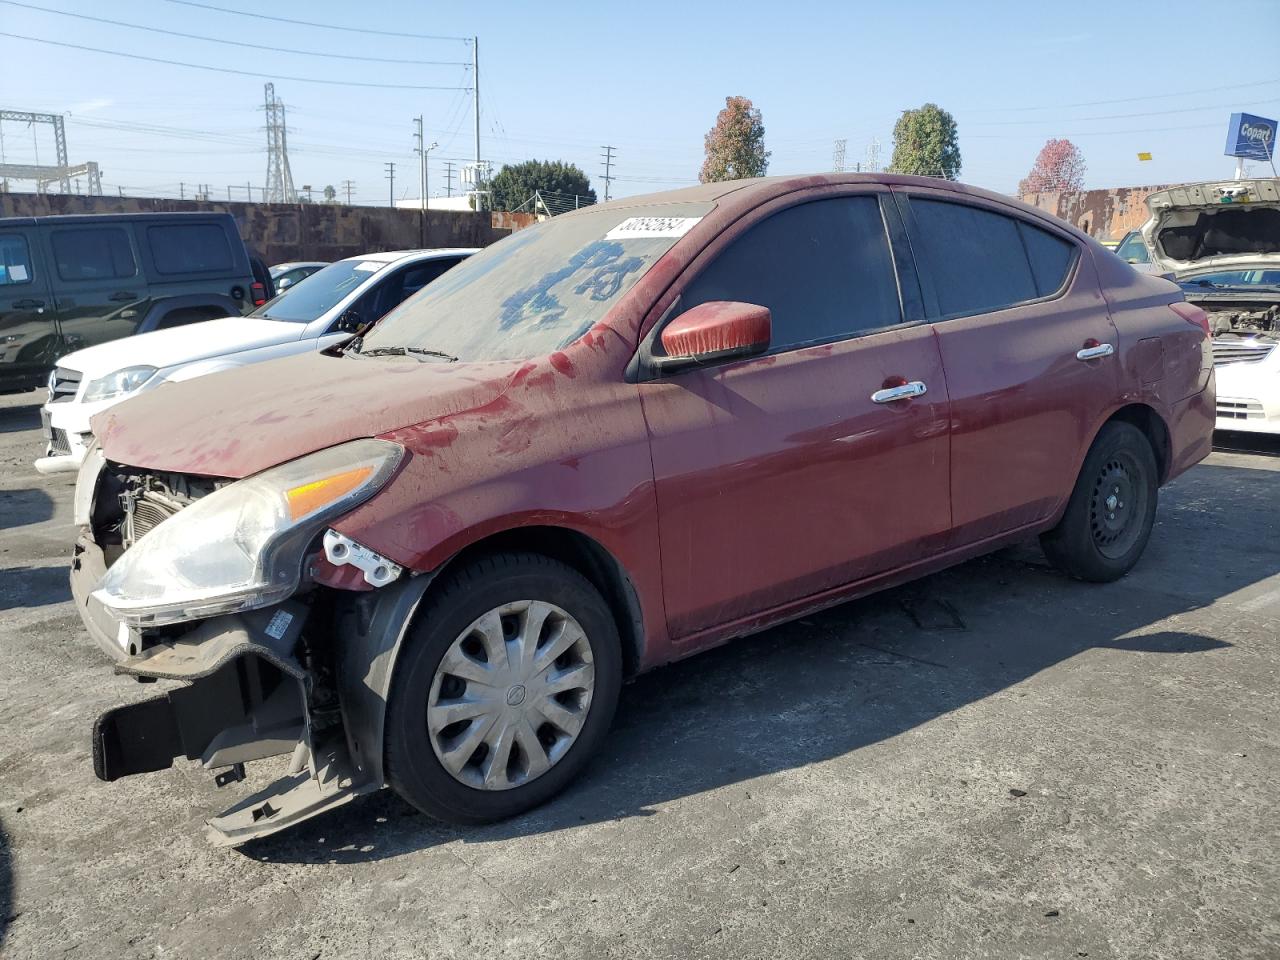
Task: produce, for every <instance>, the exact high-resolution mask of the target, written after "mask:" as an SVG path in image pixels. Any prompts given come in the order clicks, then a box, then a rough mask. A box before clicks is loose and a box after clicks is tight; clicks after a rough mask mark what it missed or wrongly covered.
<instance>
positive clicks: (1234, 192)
mask: <svg viewBox="0 0 1280 960" xmlns="http://www.w3.org/2000/svg"><path fill="white" fill-rule="evenodd" d="M1147 209H1148V210H1149V211H1150V213H1151V217H1150V219H1149V220H1147V222H1146V223H1145V224H1143V227H1142V236H1143V239H1144V240H1146V243H1147V248H1148V249H1149V250H1150V251H1151V262H1152V264H1154V265H1155V266H1156V268H1157V269H1158V271H1159V272H1161V273H1172V274H1174V275H1175V276H1176V277H1178V278H1179V279H1181V278H1182V277H1183V275H1184V274H1187V273H1188V272H1190V271H1192V270H1199V271H1205V272H1207V271H1212V270H1240V269H1249V268H1254V269H1272V270H1274V269H1276V268H1277V267H1280V179H1274V178H1273V179H1269V180H1222V181H1218V182H1214V183H1188V184H1184V185H1182V186H1177V187H1170V188H1169V189H1167V190H1157V191H1156V192H1155V193H1152V194H1151V195H1149V196H1148V197H1147Z"/></svg>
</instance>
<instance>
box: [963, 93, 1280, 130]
mask: <svg viewBox="0 0 1280 960" xmlns="http://www.w3.org/2000/svg"><path fill="white" fill-rule="evenodd" d="M1256 102H1258V103H1274V102H1275V101H1274V100H1260V101H1256ZM1234 106H1236V104H1234V103H1222V104H1215V105H1213V106H1209V107H1178V108H1177V109H1175V110H1149V111H1146V112H1144V113H1108V114H1103V115H1102V116H1097V117H1071V118H1069V119H1067V120H1065V121H1064V120H1059V119H1051V120H984V121H982V122H979V123H971V124H968V126H971V127H1020V126H1024V125H1026V124H1029V123H1031V124H1042V125H1043V124H1046V123H1084V122H1085V121H1087V120H1132V119H1134V118H1135V117H1167V116H1169V115H1170V114H1174V113H1199V112H1201V111H1204V110H1225V109H1228V108H1230V107H1234Z"/></svg>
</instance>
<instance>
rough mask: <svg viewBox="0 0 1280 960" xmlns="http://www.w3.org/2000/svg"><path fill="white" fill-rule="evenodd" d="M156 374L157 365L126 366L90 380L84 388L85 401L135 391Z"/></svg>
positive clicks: (105, 398)
mask: <svg viewBox="0 0 1280 960" xmlns="http://www.w3.org/2000/svg"><path fill="white" fill-rule="evenodd" d="M155 375H156V368H155V367H125V368H123V369H121V370H117V371H115V372H114V373H108V374H107V375H106V376H105V377H99V378H98V379H97V380H90V381H89V383H88V385H87V386H86V387H85V388H84V399H85V402H88V401H90V400H107V399H109V398H111V397H118V396H120V395H121V394H122V393H133V391H135V390H137V389H138V388H139V387H141V386H143V385H144V384H146V382H147V381H148V380H150V379H151V378H152V377H154V376H155Z"/></svg>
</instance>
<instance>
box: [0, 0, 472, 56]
mask: <svg viewBox="0 0 1280 960" xmlns="http://www.w3.org/2000/svg"><path fill="white" fill-rule="evenodd" d="M0 3H4V4H7V5H8V6H11V7H22V8H23V9H26V10H38V11H39V12H40V13H56V14H58V15H59V16H62V17H75V18H76V19H77V20H88V21H91V22H92V23H105V24H107V25H109V26H113V27H128V28H129V29H130V30H146V31H147V32H149V33H162V34H164V35H165V36H169V37H181V38H183V39H184V40H201V41H204V42H207V43H222V44H226V45H227V46H231V47H247V48H249V49H251V50H269V51H271V52H272V53H294V54H298V55H299V56H304V57H324V58H328V59H333V60H356V61H360V62H363V63H410V64H416V65H419V66H428V67H469V66H471V64H470V63H468V62H466V61H465V60H408V59H401V58H396V57H357V56H354V55H352V54H346V53H317V52H316V51H314V50H294V49H292V48H290V47H277V46H268V45H266V44H261V43H246V42H245V41H243V40H227V39H224V38H222V37H202V36H200V35H199V34H195V33H179V32H178V31H177V30H165V29H162V28H161V27H148V26H146V25H145V24H141V23H125V22H124V21H123V20H108V19H106V18H105V17H91V16H89V15H88V14H86V13H72V12H71V11H70V10H54V9H53V8H52V7H39V6H36V5H35V4H34V3H20V2H18V0H0Z"/></svg>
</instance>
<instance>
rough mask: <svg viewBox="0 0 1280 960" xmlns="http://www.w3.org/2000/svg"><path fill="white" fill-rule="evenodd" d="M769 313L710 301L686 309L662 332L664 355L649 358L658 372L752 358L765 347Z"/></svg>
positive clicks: (751, 306) (770, 326)
mask: <svg viewBox="0 0 1280 960" xmlns="http://www.w3.org/2000/svg"><path fill="white" fill-rule="evenodd" d="M772 332H773V315H772V314H771V313H770V312H769V308H768V307H762V306H759V305H758V304H754V303H739V302H738V301H736V300H710V301H708V302H707V303H700V304H698V305H697V306H696V307H693V308H692V309H690V310H686V311H685V312H684V313H682V314H680V316H678V317H676V318H675V319H674V320H672V321H671V322H670V323H668V324H667V325H666V327H665V328H664V329H663V331H662V336H661V338H660V339H661V342H662V350H663V353H664V354H665V356H660V357H659V356H655V357H653V358H651V361H652V364H653V366H654V368H655V369H657V370H658V371H659V372H660V373H672V372H674V371H676V370H683V369H685V368H686V367H696V366H701V365H702V364H708V363H721V362H723V361H725V360H738V359H742V358H744V357H753V356H755V355H756V354H760V353H764V352H765V351H766V350H768V349H769V338H770V336H771V335H772Z"/></svg>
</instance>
